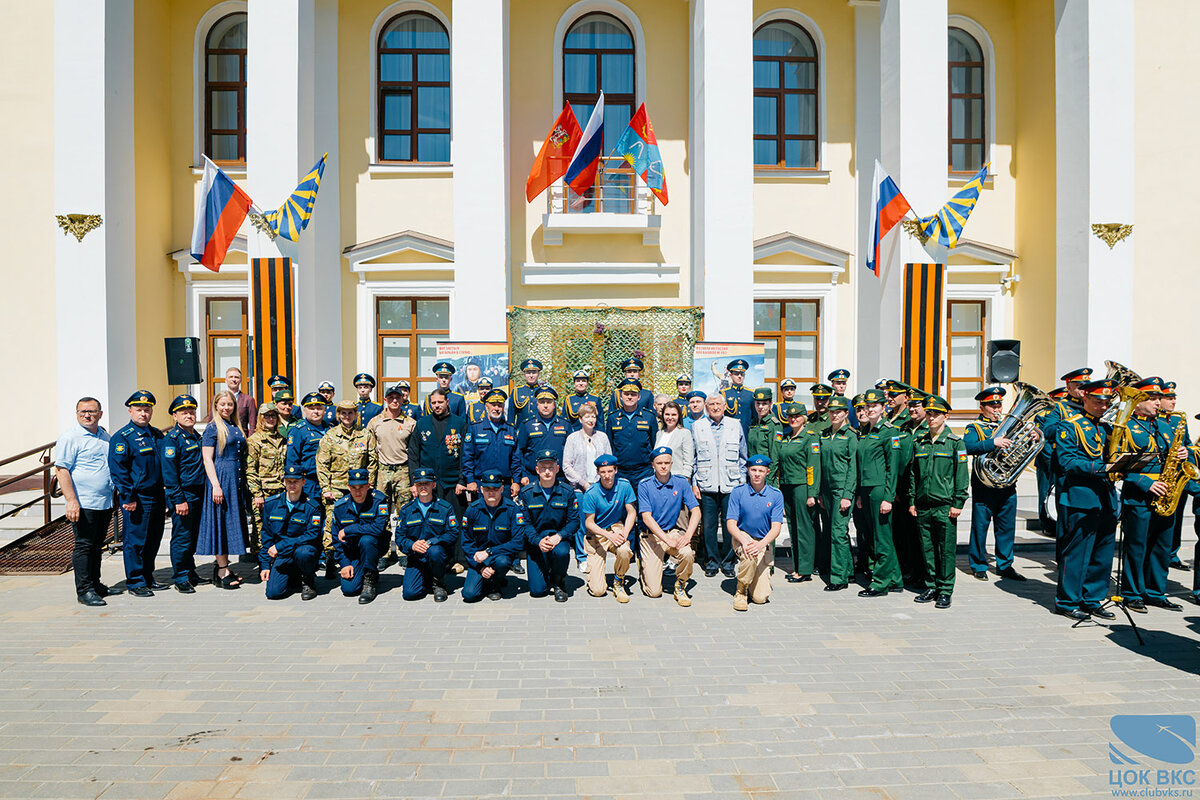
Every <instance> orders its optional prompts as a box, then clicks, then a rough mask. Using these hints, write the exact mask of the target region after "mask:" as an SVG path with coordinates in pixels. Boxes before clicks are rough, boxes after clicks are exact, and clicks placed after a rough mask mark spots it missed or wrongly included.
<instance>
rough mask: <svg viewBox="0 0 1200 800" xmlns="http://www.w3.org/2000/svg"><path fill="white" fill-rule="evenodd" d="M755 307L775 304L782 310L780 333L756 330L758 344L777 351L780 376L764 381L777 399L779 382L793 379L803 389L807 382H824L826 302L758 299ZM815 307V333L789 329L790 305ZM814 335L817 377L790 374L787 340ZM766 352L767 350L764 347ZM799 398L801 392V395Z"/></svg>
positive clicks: (755, 299)
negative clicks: (822, 359) (823, 328)
mask: <svg viewBox="0 0 1200 800" xmlns="http://www.w3.org/2000/svg"><path fill="white" fill-rule="evenodd" d="M753 302H754V304H755V305H758V304H759V303H763V304H772V305H776V306H778V307H779V330H778V331H759V330H756V331H754V341H756V342H763V343H764V344H765V345H766V347H771V346H774V347H775V348H776V349H775V365H776V370H775V371H776V376H775V377H773V378H772V377H771V376H769V375H764V376H763V377H764V380H765V381H766V382H767V384H769V385H771V386H772V387H773V388H774V395H775V398H776V400H778V398H779V383H780V382H781V381H783V380H784V379H785V378H791V379H792V380H794V381H795V382H796V385H797V387H799V386H803V385H804V384H805V382H809V383H817V382H819V381H820V380H821V378H820V375H821V353H822V351H821V344H822V343H821V327H822V325H823V322H824V305H825V304H824V303H823V302H822V301H821V299H820V298H816V297H795V298H784V299H776V298H760V297H756V298H754V301H753ZM805 303H808V304H812V305H815V306H816V310H817V324H816V329H815V330H789V329H788V328H787V327H786V326H787V306H788V304H805ZM800 336H812V337H813V338H814V340H815V347H814V353H815V357H816V366H815V369H816V374H815V375H811V376H810V375H801V376H796V375H787V374H786V372H785V370H786V365H787V340H788V338H789V337H800ZM764 352H765V348H764ZM797 395H799V392H797Z"/></svg>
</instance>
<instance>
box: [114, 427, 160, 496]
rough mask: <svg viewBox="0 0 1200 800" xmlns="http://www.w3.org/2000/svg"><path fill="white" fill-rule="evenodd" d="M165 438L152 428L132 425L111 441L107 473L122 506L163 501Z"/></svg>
mask: <svg viewBox="0 0 1200 800" xmlns="http://www.w3.org/2000/svg"><path fill="white" fill-rule="evenodd" d="M162 435H163V434H162V431H160V430H159V429H158V428H155V427H154V426H152V425H146V426H144V427H143V426H141V425H135V424H133V423H132V422H130V423H129V424H128V425H126V426H125V427H124V428H121V430H119V431H117V432H116V434H114V435H113V437H112V439H111V440H110V441H109V443H108V472H109V474H110V475H111V476H112V482H113V486H115V487H116V489H117V494H118V495H119V497H120V499H121V504H122V505H124V504H125V503H131V502H133V501H135V500H137V499H139V498H144V499H147V500H157V499H161V498H162V496H163V486H162V467H161V466H160V463H159V460H158V440H159V439H161V438H162Z"/></svg>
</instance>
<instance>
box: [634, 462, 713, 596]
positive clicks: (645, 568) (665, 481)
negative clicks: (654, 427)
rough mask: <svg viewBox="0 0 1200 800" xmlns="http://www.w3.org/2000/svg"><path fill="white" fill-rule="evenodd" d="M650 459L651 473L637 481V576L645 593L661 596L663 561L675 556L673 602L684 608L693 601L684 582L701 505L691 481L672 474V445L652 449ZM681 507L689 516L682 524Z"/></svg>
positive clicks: (692, 558)
mask: <svg viewBox="0 0 1200 800" xmlns="http://www.w3.org/2000/svg"><path fill="white" fill-rule="evenodd" d="M650 459H651V460H650V466H651V467H652V468H653V470H654V473H653V474H652V475H650V476H649V477H648V478H644V479H642V481H641V483H639V484H638V509H639V510H640V511H641V513H642V526H643V527H644V528H645V530H644V531H643V532H642V536H641V542H640V547H639V548H638V558H639V559H640V560H641V563H640V566H639V567H638V577H639V578H640V579H641V582H642V593H643V594H644V595H646V596H647V597H661V596H662V576H663V562H664V561H666V559H667V557H668V556H674V557H675V559H676V564H675V602H676V603H678V604H679V605H681V606H684V607H687V606H690V605H691V604H692V599H691V598H690V597H688V593H687V582H688V578H690V577H691V576H692V565H693V564H694V563H695V561H696V553H695V551H694V550H692V536H693V535H695V533H696V527H697V526H698V525H699V524H700V504H699V503H697V502H696V495H695V494H694V493H693V492H692V486H691V484H690V483H688V482H687V481H686V480H684V479H683V478H681V477H680V476H678V475H672V474H671V448H669V447H656V448H654V451H653V452H652V453H651V454H650ZM684 508H686V509H688V518H687V522H686V523H683V524H681V523H682V512H683V509H684Z"/></svg>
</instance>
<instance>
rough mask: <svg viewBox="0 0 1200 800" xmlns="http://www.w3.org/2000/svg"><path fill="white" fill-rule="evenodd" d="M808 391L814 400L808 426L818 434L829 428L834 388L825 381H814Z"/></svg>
mask: <svg viewBox="0 0 1200 800" xmlns="http://www.w3.org/2000/svg"><path fill="white" fill-rule="evenodd" d="M808 391H809V392H810V393H811V394H812V400H813V410H812V413H811V414H809V415H808V427H809V429H810V430H813V431H815V432H816V433H817V435H821V434H823V433H825V431H827V430H829V398H830V397H832V396H833V388H832V387H830V386H827V385H825V384H824V383H814V384H813V385H812V386H810V387H808ZM847 408H849V406H847Z"/></svg>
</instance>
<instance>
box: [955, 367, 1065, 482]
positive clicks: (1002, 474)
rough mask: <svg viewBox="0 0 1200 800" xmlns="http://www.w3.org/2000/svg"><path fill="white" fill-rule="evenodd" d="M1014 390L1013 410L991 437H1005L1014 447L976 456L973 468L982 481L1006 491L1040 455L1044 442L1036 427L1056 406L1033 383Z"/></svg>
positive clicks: (1017, 384)
mask: <svg viewBox="0 0 1200 800" xmlns="http://www.w3.org/2000/svg"><path fill="white" fill-rule="evenodd" d="M1013 388H1014V389H1016V390H1017V396H1016V398H1015V399H1014V400H1013V404H1012V408H1010V409H1009V410H1008V414H1006V415H1005V417H1004V421H1002V422H1001V423H1000V425H999V426H998V427H997V428H996V432H995V433H994V434H992V436H993V437H994V438H996V437H1005V438H1007V439H1009V440H1011V441H1012V444H1010V445H1009V446H1008V447H1006V448H1004V449H1003V450H998V449H997V450H993V451H991V452H990V453H984V454H983V455H980V456H976V457H975V463H974V465H973V466H972V469H973V471H974V473H975V477H976V478H977V479H978V480H979V482H980V483H982V484H983V485H984V486H990V487H991V488H993V489H1004V488H1007V487H1009V486H1012V485H1013V484H1014V483H1016V482H1017V478H1019V477H1020V475H1021V473H1022V472H1023V471H1024V470H1025V467H1027V466H1029V462H1031V461H1033V459H1034V458H1036V457H1037V454H1038V453H1039V452H1041V449H1042V447H1043V445H1045V440H1044V438H1043V436H1042V432H1041V429H1040V428H1039V427H1038V424H1037V415H1038V413H1039V412H1041V411H1043V410H1044V409H1047V408H1049V407H1050V406H1052V405H1054V401H1053V400H1051V399H1050V396H1049V395H1047V394H1045V393H1044V392H1042V391H1040V390H1039V389H1038V388H1037V387H1036V386H1034V385H1032V384H1029V383H1021V382H1020V381H1018V382H1017V383H1014V384H1013Z"/></svg>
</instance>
